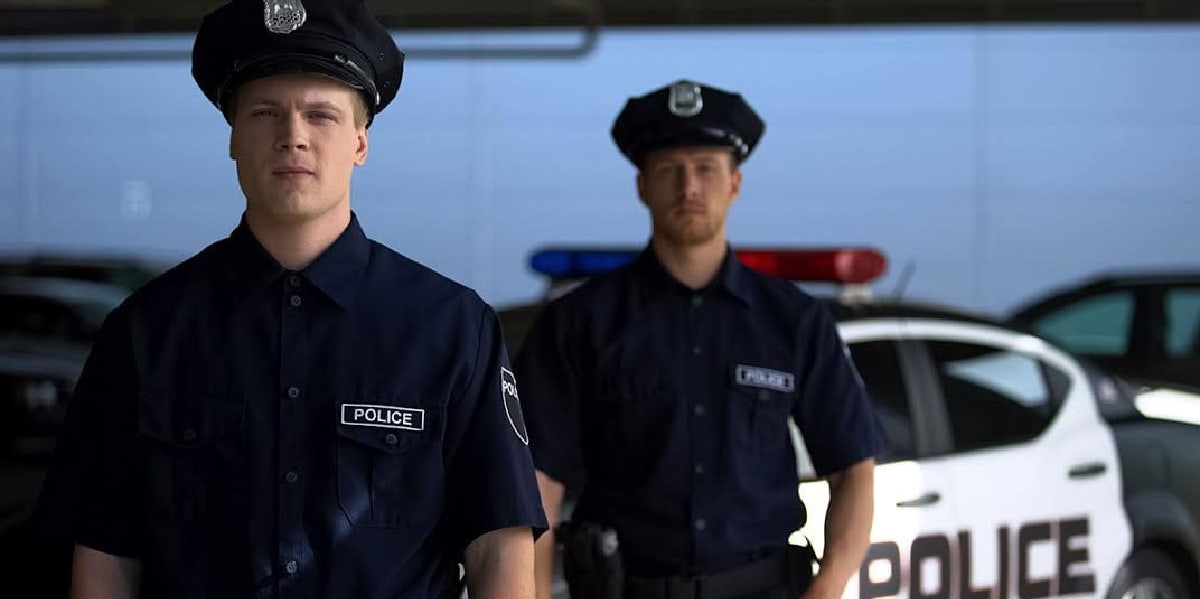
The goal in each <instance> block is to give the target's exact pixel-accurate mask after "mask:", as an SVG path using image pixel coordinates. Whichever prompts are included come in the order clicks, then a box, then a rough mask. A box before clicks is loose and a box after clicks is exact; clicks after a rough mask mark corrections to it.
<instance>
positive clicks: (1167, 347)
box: [1010, 270, 1200, 390]
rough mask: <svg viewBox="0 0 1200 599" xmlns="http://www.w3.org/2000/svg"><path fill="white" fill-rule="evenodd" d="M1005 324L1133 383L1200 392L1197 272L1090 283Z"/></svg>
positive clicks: (1128, 275)
mask: <svg viewBox="0 0 1200 599" xmlns="http://www.w3.org/2000/svg"><path fill="white" fill-rule="evenodd" d="M1010 321H1011V323H1012V324H1013V325H1015V326H1019V327H1023V328H1026V329H1028V330H1031V331H1033V332H1035V333H1037V334H1038V335H1041V336H1043V337H1045V338H1047V339H1049V340H1051V341H1053V342H1055V343H1057V344H1058V345H1059V346H1061V347H1063V348H1065V349H1067V350H1068V351H1071V352H1073V353H1075V354H1077V355H1079V356H1083V357H1084V358H1087V359H1089V360H1091V361H1093V362H1095V363H1097V364H1099V365H1100V366H1101V367H1103V368H1104V369H1105V370H1106V371H1108V372H1111V373H1113V374H1115V375H1117V376H1120V377H1122V378H1124V379H1126V380H1128V381H1130V382H1133V383H1137V384H1141V385H1144V386H1147V387H1157V386H1160V385H1162V384H1168V385H1172V386H1186V387H1190V388H1192V389H1196V390H1200V270H1190V271H1178V270H1176V271H1159V272H1149V271H1140V272H1124V273H1108V274H1102V275H1098V276H1094V277H1091V278H1089V279H1087V280H1084V281H1080V282H1078V283H1076V284H1072V285H1070V286H1067V287H1064V288H1060V289H1055V290H1053V291H1051V292H1049V293H1047V294H1045V295H1042V296H1040V297H1038V298H1037V299H1034V300H1032V301H1030V302H1029V303H1027V304H1025V305H1024V306H1022V307H1020V308H1018V309H1017V310H1016V311H1014V313H1013V314H1012V316H1011V318H1010Z"/></svg>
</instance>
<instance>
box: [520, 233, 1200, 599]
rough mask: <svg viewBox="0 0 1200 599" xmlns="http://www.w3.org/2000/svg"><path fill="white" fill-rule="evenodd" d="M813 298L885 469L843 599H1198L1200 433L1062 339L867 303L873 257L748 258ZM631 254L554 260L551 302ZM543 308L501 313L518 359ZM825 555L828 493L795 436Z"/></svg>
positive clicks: (753, 254) (544, 258)
mask: <svg viewBox="0 0 1200 599" xmlns="http://www.w3.org/2000/svg"><path fill="white" fill-rule="evenodd" d="M735 251H736V252H737V254H738V257H739V258H740V259H741V260H742V261H743V263H745V264H747V265H748V266H750V267H753V268H757V269H759V270H762V271H764V272H767V273H769V274H772V275H776V276H780V277H782V278H786V279H790V280H793V281H796V282H798V283H819V284H826V285H830V284H832V285H833V286H835V288H836V292H834V293H829V294H820V293H819V290H818V289H814V290H813V291H814V292H815V294H817V295H818V297H822V296H823V295H827V297H826V298H825V299H826V301H827V302H828V306H829V308H830V310H831V311H832V312H833V314H834V315H835V316H836V318H837V320H838V322H839V330H840V332H841V335H842V338H843V340H844V341H845V343H846V346H847V348H848V351H849V352H850V354H851V356H852V357H853V359H854V362H855V364H856V365H857V367H858V369H859V371H860V373H861V376H862V378H863V381H864V384H865V385H866V387H867V389H868V390H869V392H870V395H871V397H872V399H873V400H874V402H875V406H876V408H877V413H878V415H879V418H880V421H881V424H882V426H883V428H884V429H885V431H886V433H887V435H888V438H889V442H890V448H889V451H888V453H887V454H886V455H883V456H881V457H880V459H879V465H878V467H877V469H876V484H875V489H876V491H875V524H874V527H873V529H872V533H871V546H870V550H869V552H868V555H867V558H866V559H865V560H864V561H863V564H862V566H861V568H860V570H859V573H858V575H857V576H855V577H853V578H852V580H851V581H850V584H849V585H848V587H847V590H846V595H845V596H846V597H853V598H862V599H867V598H879V597H910V598H941V597H945V598H960V599H999V598H1005V597H1021V598H1034V597H1110V598H1113V599H1134V598H1184V597H1200V576H1198V571H1200V568H1198V564H1200V561H1198V557H1200V526H1198V523H1200V426H1195V425H1191V424H1187V423H1184V422H1175V421H1169V420H1160V419H1153V418H1148V417H1146V416H1145V415H1143V414H1141V413H1140V412H1139V411H1138V410H1137V408H1136V407H1135V403H1134V400H1135V397H1134V396H1133V392H1132V391H1131V389H1132V387H1129V386H1127V385H1125V384H1123V383H1122V381H1120V380H1119V379H1116V378H1114V377H1112V376H1110V375H1108V374H1106V373H1104V372H1103V371H1101V370H1099V369H1098V368H1096V367H1095V366H1093V365H1091V364H1090V363H1088V362H1085V361H1084V360H1082V359H1079V358H1075V357H1073V356H1072V355H1070V354H1069V353H1067V352H1066V351H1063V350H1062V349H1060V348H1059V347H1057V346H1055V345H1053V344H1052V343H1050V342H1048V341H1046V340H1044V339H1042V338H1040V337H1038V336H1036V335H1034V334H1031V333H1027V332H1024V331H1022V330H1019V329H1017V328H1012V327H1009V326H1005V325H1003V324H1000V323H998V322H995V321H992V320H990V319H987V318H983V317H980V316H976V315H972V314H968V313H965V312H962V311H958V310H953V309H948V308H945V307H939V306H932V305H923V304H919V303H915V302H908V301H904V302H899V301H888V300H883V299H876V298H873V297H871V294H870V291H869V284H870V283H871V282H872V281H873V280H875V279H876V278H878V277H879V276H880V275H881V274H882V273H883V272H884V270H885V268H886V260H885V258H884V256H883V255H882V254H881V253H879V252H878V251H876V250H873V249H870V248H832V249H829V248H825V249H783V250H775V249H766V248H756V249H749V248H738V249H735ZM636 253H637V252H636V251H635V250H625V249H597V248H579V249H576V248H547V249H544V250H541V251H538V252H535V253H534V254H533V256H532V259H531V264H532V266H533V268H534V270H535V271H537V272H539V273H541V274H543V275H545V276H547V277H549V278H550V280H551V282H552V283H551V285H550V287H549V291H548V292H547V297H551V296H554V295H557V294H561V293H563V292H566V291H564V290H569V289H570V286H571V285H573V284H574V283H577V282H578V281H580V280H581V279H583V278H586V277H587V276H590V275H593V274H596V273H599V272H604V271H607V270H609V269H612V268H616V267H618V266H620V265H622V264H624V263H626V262H628V261H629V260H631V259H632V258H633V257H634V256H635V255H636ZM539 307H540V302H539V303H534V304H525V305H519V306H511V307H508V308H501V309H500V310H498V312H499V314H500V317H501V320H502V321H503V323H504V327H505V331H506V335H507V338H508V342H509V348H510V350H511V351H516V349H517V347H518V346H519V344H520V342H521V340H522V339H523V335H524V333H525V331H526V330H527V329H528V327H529V325H530V324H531V323H532V320H533V318H534V317H535V316H536V314H537V312H538V309H539ZM793 432H794V434H795V439H796V448H797V455H798V459H797V466H798V468H799V471H800V474H801V481H802V482H801V484H800V488H799V494H800V497H801V498H802V499H803V500H804V502H805V505H806V507H807V508H808V522H807V524H806V525H805V526H804V528H803V529H801V530H799V531H797V532H796V533H795V534H794V535H793V537H792V541H793V542H794V543H797V544H804V543H811V544H812V545H813V546H814V547H815V549H816V550H817V553H818V555H819V554H820V552H821V550H822V539H823V528H824V517H825V508H826V504H827V502H828V496H829V494H828V486H827V485H826V484H825V483H824V482H822V481H820V480H817V479H816V478H815V476H814V474H813V471H812V468H811V466H810V465H809V464H808V462H807V456H806V452H805V451H804V444H803V439H802V438H801V437H800V435H799V434H798V432H796V431H795V430H794V428H793Z"/></svg>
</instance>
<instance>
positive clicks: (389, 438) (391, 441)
mask: <svg viewBox="0 0 1200 599" xmlns="http://www.w3.org/2000/svg"><path fill="white" fill-rule="evenodd" d="M383 442H384V443H387V444H388V445H395V444H396V443H399V442H400V438H399V437H397V436H396V433H388V434H387V435H384V437H383Z"/></svg>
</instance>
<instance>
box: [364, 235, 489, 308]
mask: <svg viewBox="0 0 1200 599" xmlns="http://www.w3.org/2000/svg"><path fill="white" fill-rule="evenodd" d="M365 282H366V286H367V287H366V291H367V292H368V293H395V292H397V290H400V289H403V290H404V293H405V301H408V302H412V303H416V304H444V303H446V302H451V301H452V302H457V303H459V305H462V306H464V307H467V308H470V309H475V310H484V309H488V310H490V307H489V306H488V304H487V303H486V302H484V301H483V298H481V297H480V296H479V294H478V293H476V291H475V290H474V289H472V288H470V287H468V286H466V285H464V284H462V283H459V282H458V281H455V280H454V279H451V278H450V277H448V276H446V275H444V274H442V273H440V272H438V271H437V270H434V269H433V268H431V267H429V266H426V265H425V264H422V263H421V262H418V261H417V260H414V259H413V258H410V257H408V256H405V255H404V254H401V253H400V252H398V251H396V250H394V249H392V248H390V247H388V246H386V245H384V244H382V243H380V242H378V241H375V240H371V259H370V263H369V266H368V273H367V277H366V279H365Z"/></svg>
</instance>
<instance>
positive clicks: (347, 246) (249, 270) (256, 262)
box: [226, 212, 371, 308]
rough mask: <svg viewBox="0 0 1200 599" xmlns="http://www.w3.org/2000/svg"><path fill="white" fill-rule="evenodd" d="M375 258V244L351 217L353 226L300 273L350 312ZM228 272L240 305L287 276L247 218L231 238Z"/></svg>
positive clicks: (352, 214) (356, 220) (353, 216)
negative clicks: (364, 276)
mask: <svg viewBox="0 0 1200 599" xmlns="http://www.w3.org/2000/svg"><path fill="white" fill-rule="evenodd" d="M370 258H371V241H370V240H369V239H367V236H366V234H365V233H363V230H362V227H361V226H359V224H358V216H357V215H355V214H354V213H353V212H351V213H350V224H349V225H347V227H346V229H345V230H344V231H342V234H341V235H339V236H338V237H337V239H335V240H334V242H333V244H331V245H330V246H329V247H328V248H326V249H325V251H324V252H321V255H319V256H317V258H316V259H315V260H313V261H312V263H311V264H309V265H308V266H307V267H305V268H304V269H303V270H301V271H300V274H301V276H303V277H304V278H305V279H307V280H308V281H309V282H311V283H312V285H313V286H314V287H316V288H317V289H319V290H320V291H321V292H322V293H324V294H325V295H326V296H328V297H329V298H330V299H332V300H333V301H334V302H336V303H337V304H338V305H339V306H341V307H342V308H349V307H350V305H351V304H352V303H353V301H354V297H355V295H356V293H357V291H358V287H359V283H360V282H361V281H362V278H363V274H364V273H365V272H366V269H367V264H368V263H369V261H370ZM226 263H227V266H228V272H229V273H230V276H231V278H232V283H233V285H234V292H235V299H236V301H237V302H238V303H241V302H242V301H244V300H245V299H246V298H247V297H248V296H250V295H251V294H253V293H255V292H258V291H261V290H262V289H265V288H266V287H267V286H269V285H270V284H271V283H273V282H274V281H276V280H277V279H278V278H279V277H280V275H282V274H283V273H284V272H285V269H284V268H283V266H282V265H280V264H279V261H277V260H276V259H275V258H274V257H273V256H271V254H270V253H269V252H267V250H266V248H264V247H263V246H262V244H261V243H259V241H258V239H257V238H255V237H254V233H252V232H251V231H250V227H249V226H248V225H247V224H246V218H245V215H243V216H242V221H241V222H240V223H239V224H238V226H237V228H236V229H234V230H233V232H232V233H231V234H230V235H229V252H228V254H227V256H226Z"/></svg>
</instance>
